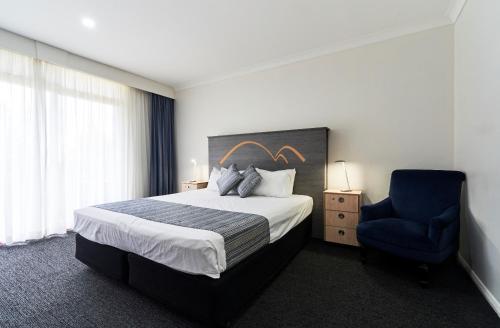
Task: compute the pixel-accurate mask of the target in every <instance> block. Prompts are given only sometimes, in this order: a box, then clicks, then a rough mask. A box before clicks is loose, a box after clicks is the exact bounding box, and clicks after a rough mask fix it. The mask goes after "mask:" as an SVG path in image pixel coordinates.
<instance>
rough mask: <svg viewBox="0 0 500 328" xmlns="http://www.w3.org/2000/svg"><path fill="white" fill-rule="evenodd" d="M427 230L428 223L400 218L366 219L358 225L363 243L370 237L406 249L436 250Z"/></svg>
mask: <svg viewBox="0 0 500 328" xmlns="http://www.w3.org/2000/svg"><path fill="white" fill-rule="evenodd" d="M427 232H428V225H427V224H425V223H420V222H418V221H410V220H405V219H399V218H387V219H378V220H373V221H366V222H362V223H360V224H359V225H358V227H357V234H358V239H359V241H360V242H361V243H363V239H369V240H372V241H377V242H379V243H385V244H390V246H395V247H399V248H404V249H413V250H417V251H424V252H432V251H436V250H437V248H436V246H435V244H434V243H433V242H432V241H431V240H430V239H429V238H428V237H427ZM388 246H389V245H388Z"/></svg>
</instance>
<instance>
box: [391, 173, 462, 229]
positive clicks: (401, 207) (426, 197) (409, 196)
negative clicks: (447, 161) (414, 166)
mask: <svg viewBox="0 0 500 328" xmlns="http://www.w3.org/2000/svg"><path fill="white" fill-rule="evenodd" d="M464 180H465V174H464V173H463V172H459V171H441V170H395V171H394V172H392V176H391V186H390V190H389V196H390V197H391V200H392V207H393V212H394V214H395V216H396V217H399V218H403V219H410V220H414V221H419V222H422V223H428V221H429V220H430V219H431V218H432V217H434V216H438V215H440V214H441V213H442V212H443V211H444V210H446V209H447V208H448V207H450V206H452V205H456V204H459V203H460V193H461V190H462V182H463V181H464Z"/></svg>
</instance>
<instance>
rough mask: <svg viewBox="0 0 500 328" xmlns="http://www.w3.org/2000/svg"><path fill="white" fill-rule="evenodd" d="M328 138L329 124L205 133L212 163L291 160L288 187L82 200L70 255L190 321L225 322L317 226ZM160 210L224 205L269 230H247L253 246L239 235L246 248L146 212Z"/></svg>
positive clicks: (285, 164)
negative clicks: (278, 192) (244, 194)
mask: <svg viewBox="0 0 500 328" xmlns="http://www.w3.org/2000/svg"><path fill="white" fill-rule="evenodd" d="M327 137H328V129H327V128H315V129H303V130H288V131H277V132H264V133H252V134H239V135H226V136H216V137H209V164H210V170H211V169H212V167H220V166H227V165H228V164H230V163H236V164H238V166H239V167H240V168H244V167H246V166H247V165H249V164H254V165H255V166H256V167H259V168H262V169H266V170H278V169H284V168H295V170H296V178H295V185H294V195H292V196H291V197H288V198H271V197H263V196H251V197H248V198H240V197H238V196H237V195H234V196H233V195H229V196H219V195H218V193H217V192H215V191H212V190H206V189H202V190H195V191H188V192H185V193H178V194H171V195H164V196H159V197H152V198H147V199H143V200H136V201H129V202H120V203H112V204H104V205H98V206H93V207H88V208H84V209H80V210H77V211H75V219H76V220H75V231H76V232H77V235H76V253H75V254H76V258H77V259H79V260H80V261H82V262H83V263H85V264H87V265H88V266H90V267H92V268H93V269H95V270H97V271H99V272H102V273H103V274H106V275H108V276H110V277H112V278H115V279H119V280H122V281H123V282H125V283H127V284H129V285H130V286H131V287H133V288H136V289H137V290H139V291H141V292H143V293H144V294H146V295H148V296H150V297H152V298H154V299H156V300H158V301H160V302H162V303H164V304H166V305H167V306H169V307H170V308H172V309H175V310H177V311H179V312H181V313H183V314H186V315H188V316H190V317H192V318H194V319H196V320H198V321H201V322H204V323H206V324H211V325H216V326H228V325H230V324H231V323H232V322H233V321H234V320H235V319H236V318H237V316H238V315H239V314H240V313H241V311H243V310H244V308H245V306H246V305H247V304H248V303H249V302H251V301H252V300H253V299H254V298H255V296H256V295H257V294H258V293H259V292H260V291H261V290H262V289H263V288H264V287H265V286H266V284H268V283H269V282H270V281H271V280H272V279H273V278H274V277H275V276H276V275H277V274H278V273H279V272H280V271H281V270H282V269H283V268H284V267H285V266H286V265H287V264H288V262H289V261H290V260H291V259H292V258H293V256H295V254H296V253H297V252H298V251H299V250H300V249H301V248H302V247H303V245H304V244H305V243H306V242H307V240H308V239H309V238H310V236H311V233H312V234H313V236H318V237H319V236H321V235H322V229H323V227H322V220H321V211H320V209H321V208H322V206H323V204H322V192H323V190H324V189H325V184H326V167H327V166H326V162H327ZM151 207H154V209H153V210H152V209H151ZM161 211H167V212H169V213H172V212H175V213H180V214H182V215H183V216H182V218H183V219H182V220H188V221H189V219H190V218H191V217H195V216H196V215H203V218H211V217H212V216H214V215H215V216H217V217H218V218H219V217H222V216H223V215H222V214H224V215H225V217H227V219H228V220H233V218H236V216H237V215H240V216H242V220H243V219H244V221H245V222H248V221H249V220H248V216H251V217H252V219H255V220H260V221H256V222H260V223H259V225H262V221H264V222H265V225H266V227H268V228H267V231H268V237H267V239H265V240H264V241H265V242H264V243H263V242H261V239H262V238H260V236H261V235H259V234H255V236H254V237H252V238H255V240H259V241H260V243H261V246H260V247H253V248H252V247H251V246H252V245H253V244H252V240H253V239H251V238H248V237H242V238H241V240H245V244H244V245H245V247H246V248H242V247H240V246H241V245H243V243H241V244H238V247H233V246H231V245H233V244H236V242H235V241H234V240H232V239H231V244H229V237H228V236H227V235H224V237H223V236H222V235H223V233H217V232H214V231H210V230H205V229H204V228H202V229H200V228H199V227H198V226H195V227H192V226H189V225H187V226H186V225H183V226H179V225H177V221H178V220H175V221H157V220H156V221H155V220H154V218H153V219H151V217H154V216H155V215H157V213H159V212H161ZM197 213H198V214H197ZM245 215H246V216H245ZM144 218H147V220H146V219H144ZM176 218H177V217H176ZM234 220H236V219H234ZM209 221H210V220H207V222H209ZM256 226H257V225H256ZM245 229H246V230H248V227H247V228H245ZM257 237H259V238H260V239H257ZM255 244H256V243H255ZM248 245H249V246H248ZM234 254H236V255H234Z"/></svg>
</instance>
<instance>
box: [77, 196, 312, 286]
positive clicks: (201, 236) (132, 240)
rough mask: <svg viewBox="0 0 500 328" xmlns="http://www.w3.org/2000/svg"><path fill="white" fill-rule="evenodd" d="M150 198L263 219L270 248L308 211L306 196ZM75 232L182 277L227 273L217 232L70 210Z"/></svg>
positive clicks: (90, 209) (99, 211)
mask: <svg viewBox="0 0 500 328" xmlns="http://www.w3.org/2000/svg"><path fill="white" fill-rule="evenodd" d="M152 199H156V200H161V201H166V202H172V203H180V204H187V205H193V206H199V207H206V208H213V209H218V210H225V211H233V212H242V213H252V214H258V215H262V216H263V217H265V218H267V220H268V221H269V227H270V234H271V243H273V242H275V241H276V240H278V239H280V238H281V237H282V236H284V235H285V234H286V233H287V232H288V231H290V229H292V228H293V227H295V226H296V225H297V224H299V223H300V222H302V220H304V219H305V218H306V217H307V216H308V215H309V214H311V211H312V207H313V200H312V198H311V197H309V196H302V195H292V196H291V197H288V198H275V197H263V196H251V197H247V198H240V197H239V196H237V195H234V196H231V195H230V196H219V194H218V193H217V192H216V191H212V190H207V189H201V190H193V191H188V192H184V193H178V194H172V195H165V196H159V197H152ZM74 230H75V231H76V232H78V233H79V234H81V235H82V236H83V237H85V238H87V239H89V240H91V241H94V242H97V243H100V244H105V245H110V246H114V247H116V248H119V249H122V250H124V251H127V252H132V253H135V254H138V255H141V256H143V257H146V258H148V259H150V260H152V261H155V262H158V263H161V264H164V265H166V266H168V267H170V268H173V269H176V270H179V271H182V272H187V273H191V274H202V275H207V276H209V277H212V278H219V277H220V273H221V272H223V271H224V270H225V269H226V252H225V250H224V239H223V238H222V236H221V235H219V234H218V233H216V232H212V231H207V230H200V229H193V228H184V227H180V226H175V225H170V224H165V223H159V222H154V221H149V220H144V219H141V218H138V217H135V216H132V215H127V214H122V213H117V212H112V211H108V210H104V209H99V208H96V207H86V208H83V209H79V210H76V211H75V228H74Z"/></svg>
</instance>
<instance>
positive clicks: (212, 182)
mask: <svg viewBox="0 0 500 328" xmlns="http://www.w3.org/2000/svg"><path fill="white" fill-rule="evenodd" d="M220 176H221V172H220V170H219V169H218V168H216V167H214V168H212V173H210V178H209V179H208V185H207V189H208V190H213V191H219V186H217V180H219V178H220Z"/></svg>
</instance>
